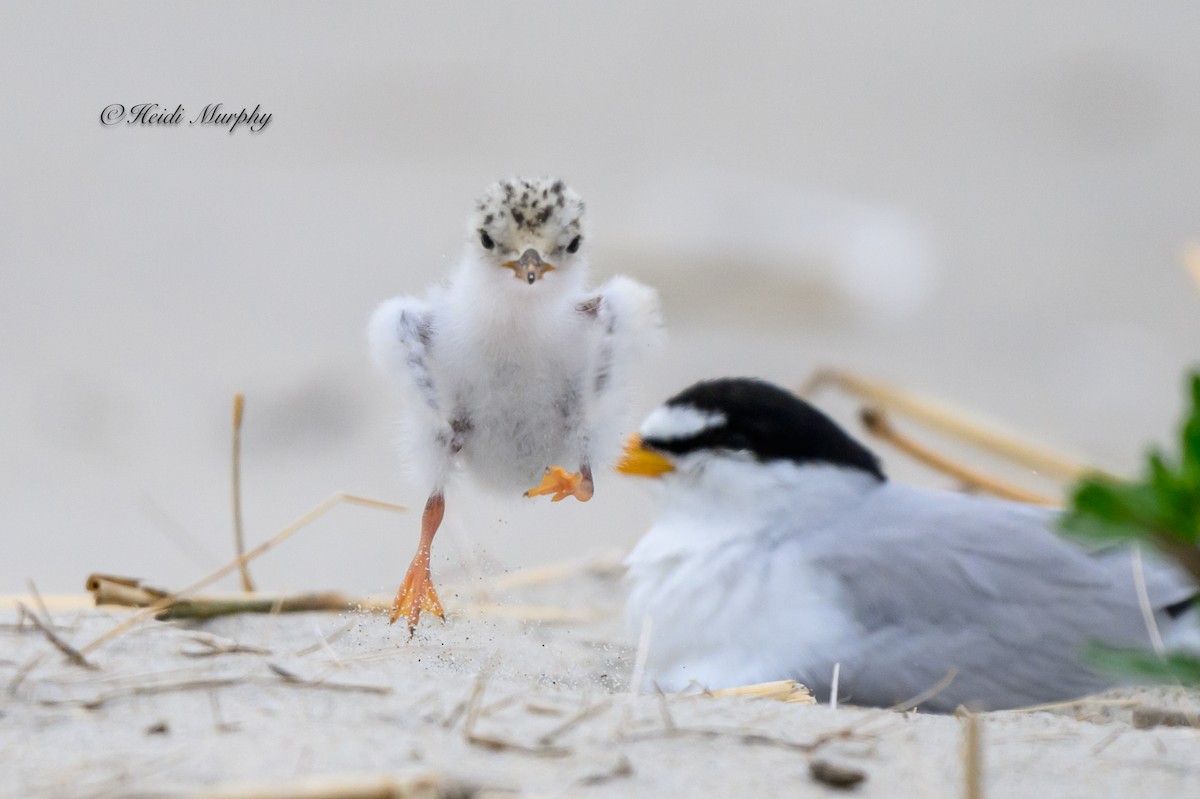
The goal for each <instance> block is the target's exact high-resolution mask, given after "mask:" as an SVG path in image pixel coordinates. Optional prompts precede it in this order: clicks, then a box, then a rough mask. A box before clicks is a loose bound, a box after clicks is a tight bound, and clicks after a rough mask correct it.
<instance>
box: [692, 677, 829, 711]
mask: <svg viewBox="0 0 1200 799" xmlns="http://www.w3.org/2000/svg"><path fill="white" fill-rule="evenodd" d="M701 696H718V697H719V696H748V697H752V698H755V699H774V700H775V701H776V702H787V703H789V704H797V705H812V704H815V703H816V701H817V700H816V699H814V698H813V695H812V691H810V690H808V688H806V687H805V686H803V685H801V684H800V683H798V682H796V681H795V680H776V681H774V682H760V683H756V684H754V685H739V686H737V687H736V688H721V689H719V690H716V691H707V692H705V693H703V694H701Z"/></svg>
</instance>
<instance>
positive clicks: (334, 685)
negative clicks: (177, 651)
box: [40, 665, 392, 710]
mask: <svg viewBox="0 0 1200 799" xmlns="http://www.w3.org/2000/svg"><path fill="white" fill-rule="evenodd" d="M271 670H272V671H274V672H275V674H276V675H277V676H278V677H279V679H273V680H262V679H256V678H253V677H244V676H243V677H212V678H208V679H201V680H184V681H182V682H161V683H150V684H143V685H130V686H125V687H121V688H115V689H113V690H110V691H106V692H105V693H102V694H98V695H96V696H94V697H92V698H91V699H42V700H40V704H42V705H45V706H47V707H57V706H61V705H75V706H77V707H82V708H84V709H85V710H97V709H98V708H100V707H101V706H102V705H105V704H107V703H108V702H111V701H113V700H114V699H124V698H125V697H130V696H155V695H157V694H169V693H175V692H178V691H211V690H214V689H217V688H228V687H231V686H235V685H264V686H277V685H287V686H291V687H294V688H309V689H314V690H322V691H351V692H356V693H368V694H389V693H391V691H392V689H391V688H390V687H388V686H386V685H357V684H354V683H340V682H322V681H320V680H306V679H303V678H301V677H298V676H296V675H295V674H292V673H291V672H289V671H287V670H286V669H280V668H278V667H276V666H273V665H272V666H271Z"/></svg>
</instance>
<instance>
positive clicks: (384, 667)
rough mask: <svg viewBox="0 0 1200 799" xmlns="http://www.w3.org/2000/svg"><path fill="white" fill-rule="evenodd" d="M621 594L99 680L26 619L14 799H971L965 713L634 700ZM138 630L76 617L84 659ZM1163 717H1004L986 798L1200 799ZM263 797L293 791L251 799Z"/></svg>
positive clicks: (151, 637) (75, 638)
mask: <svg viewBox="0 0 1200 799" xmlns="http://www.w3.org/2000/svg"><path fill="white" fill-rule="evenodd" d="M617 580H618V578H617V577H616V576H615V573H614V572H613V570H611V569H607V570H603V571H602V572H600V573H594V572H591V571H589V570H586V569H581V570H579V571H578V572H577V573H576V574H574V575H573V576H570V577H568V578H566V579H561V580H552V581H549V582H544V583H542V584H540V585H537V586H532V587H527V588H524V589H514V590H510V591H508V592H506V593H504V594H503V595H500V596H496V597H493V598H492V599H493V600H495V601H499V602H502V603H508V604H509V605H514V606H520V607H530V606H549V607H553V608H558V609H570V610H573V611H577V612H579V613H580V614H581V615H589V614H594V616H595V618H594V620H589V621H569V622H525V621H520V620H508V619H503V618H497V617H495V616H484V615H481V614H480V613H479V612H478V611H476V612H474V613H470V614H455V613H453V611H452V613H451V618H450V620H449V621H448V622H447V623H446V624H444V625H443V624H441V623H438V622H435V623H433V624H431V625H428V626H423V627H422V628H421V629H420V631H419V633H418V635H417V636H416V637H415V638H414V640H413V641H412V642H411V643H405V642H404V635H403V631H402V630H400V629H397V628H394V627H390V626H389V625H388V624H387V623H386V619H385V618H383V617H381V616H379V615H368V614H363V613H350V614H337V613H324V614H322V613H304V614H294V615H280V616H275V617H272V616H267V615H257V616H239V617H229V618H224V619H220V620H214V621H211V622H208V623H204V624H182V623H169V624H168V623H161V622H147V623H146V625H145V626H142V627H139V628H138V629H136V630H135V631H133V632H130V633H127V634H125V635H123V636H121V637H119V638H117V639H115V640H114V641H112V642H111V643H110V644H107V645H105V646H103V647H101V648H99V649H97V650H95V651H94V652H92V653H90V654H89V656H88V657H89V659H90V660H91V661H92V662H93V663H94V665H95V666H96V667H97V668H96V670H87V669H84V668H81V667H79V666H72V665H69V664H67V663H66V662H65V659H64V658H63V657H62V656H61V655H60V654H59V653H58V652H57V651H55V650H53V649H52V648H51V647H50V645H49V644H48V643H47V642H46V640H45V639H44V638H43V637H42V635H41V634H40V633H38V632H36V631H34V630H33V629H32V628H31V627H27V628H26V629H25V630H24V631H21V630H17V629H14V628H13V627H12V626H11V625H12V622H13V621H15V618H16V617H15V614H14V613H13V612H11V611H5V612H4V615H3V617H2V618H0V623H2V624H3V625H4V626H3V628H0V640H2V641H3V649H2V653H3V659H2V660H0V684H2V685H4V687H5V688H6V690H5V691H4V692H3V694H2V695H0V753H3V755H2V763H0V775H2V776H0V793H2V794H3V795H5V796H14V797H16V796H21V797H34V796H36V797H177V796H179V797H185V796H210V795H221V794H220V792H221V791H235V793H232V794H230V795H234V796H255V795H268V796H275V795H286V793H287V792H288V791H289V790H296V791H298V790H299V788H300V786H307V787H310V788H311V787H313V786H314V785H316V784H318V783H315V782H314V780H318V779H327V780H332V781H333V783H334V784H339V785H343V786H347V785H353V784H356V781H357V783H359V784H361V783H362V782H363V781H366V780H370V779H376V780H378V779H380V778H383V777H390V778H392V779H396V780H401V779H404V778H407V777H412V776H416V775H431V776H433V777H436V778H437V780H438V782H439V784H442V785H443V786H459V785H462V786H467V787H468V788H469V789H470V790H483V789H487V790H489V791H496V792H498V793H500V794H505V793H516V794H518V795H520V796H597V797H599V796H646V797H662V796H698V795H704V796H741V795H748V794H749V795H756V796H783V795H788V796H826V795H834V794H836V793H838V792H839V789H835V788H831V787H828V786H826V785H822V784H819V783H817V782H815V781H814V780H813V779H812V777H811V776H810V774H809V769H810V764H811V762H812V761H814V760H819V761H824V762H827V763H830V764H833V765H836V766H839V767H843V768H847V769H851V770H854V771H857V772H861V773H862V774H863V775H865V779H864V781H863V782H861V783H860V784H859V785H858V786H857V787H856V788H854V789H853V791H854V792H853V795H855V796H864V797H872V796H878V797H959V796H964V795H966V794H965V793H964V791H965V782H964V780H965V775H964V756H963V741H964V734H965V733H964V721H963V720H962V719H958V718H954V717H949V716H932V715H927V714H923V713H920V712H919V711H918V712H908V713H900V712H892V711H885V710H876V709H866V710H864V709H856V708H851V707H846V706H842V707H839V708H838V709H837V710H831V709H829V708H828V707H824V706H815V705H803V704H787V703H783V702H778V701H774V700H770V699H750V698H710V697H704V696H671V697H663V698H660V697H658V696H647V695H640V696H633V695H630V694H629V693H628V690H627V689H628V685H629V681H630V676H631V670H632V668H633V663H632V661H633V652H632V651H631V649H630V648H629V646H627V644H626V643H625V637H624V636H623V635H622V634H621V631H620V624H619V622H618V620H617V618H616V617H615V615H614V612H613V611H614V604H613V603H614V600H616V599H617V598H618V596H617V593H618V584H617ZM467 593H469V592H468V591H466V590H462V586H459V590H454V589H451V588H449V586H448V588H447V591H446V592H444V595H445V596H446V597H447V603H448V604H451V603H452V600H451V599H450V597H455V600H453V601H459V602H461V601H462V597H463V595H465V594H467ZM517 612H518V613H521V612H530V611H521V610H520V609H519V608H518V609H517ZM127 615H128V613H127V612H125V611H106V610H84V611H62V612H56V613H54V618H55V622H56V624H57V625H58V627H59V629H60V633H61V635H62V637H63V638H65V639H67V640H68V641H71V642H72V643H74V644H76V645H80V646H82V645H83V644H85V643H86V642H88V641H90V640H93V639H95V638H96V637H97V636H98V635H100V634H101V633H103V632H104V631H106V630H107V629H110V628H111V627H113V626H114V625H115V624H116V623H117V622H118V621H120V620H121V619H123V618H126V617H127ZM326 639H332V640H328V642H327V643H322V642H323V641H324V640H326ZM235 644H236V645H238V646H239V647H242V648H246V649H248V650H249V651H245V652H238V651H230V650H231V649H234V648H235ZM1155 708H1172V709H1180V708H1187V709H1191V710H1192V711H1194V712H1200V695H1197V694H1195V693H1191V694H1188V693H1186V692H1182V691H1180V690H1178V689H1170V690H1168V689H1154V690H1142V691H1134V692H1119V691H1118V692H1114V693H1113V694H1111V695H1109V698H1107V699H1092V700H1087V701H1084V702H1081V703H1079V704H1077V705H1068V706H1064V707H1062V708H1058V709H1055V710H1054V711H1053V712H1047V711H1041V712H1024V711H1009V712H1000V713H988V714H983V715H982V716H981V717H980V719H981V721H980V723H981V730H982V742H983V743H982V747H983V748H982V777H983V787H984V793H983V794H982V795H984V796H987V797H992V798H994V799H1001V798H1002V797H1028V796H1055V797H1076V796H1077V797H1095V796H1134V795H1136V796H1188V795H1191V794H1192V793H1193V792H1194V791H1195V790H1196V787H1197V786H1200V763H1197V760H1196V757H1195V752H1196V746H1197V740H1198V739H1197V735H1198V734H1200V733H1198V732H1197V730H1196V729H1192V728H1180V727H1166V726H1157V727H1154V728H1151V729H1138V728H1136V727H1135V726H1134V724H1133V714H1134V712H1135V711H1139V710H1140V711H1145V710H1148V709H1155ZM247 784H249V786H250V787H253V786H255V785H257V786H258V790H266V788H267V787H271V788H272V789H273V790H276V791H283V792H284V793H282V794H280V793H274V794H263V793H255V792H253V791H252V792H251V793H236V791H238V790H244V789H245V786H246V785H247ZM289 786H291V787H290V788H289ZM314 795H318V796H322V797H325V796H335V795H344V794H337V793H324V794H314ZM363 795H368V794H363ZM369 795H387V794H369ZM431 795H438V794H431Z"/></svg>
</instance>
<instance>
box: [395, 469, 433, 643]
mask: <svg viewBox="0 0 1200 799" xmlns="http://www.w3.org/2000/svg"><path fill="white" fill-rule="evenodd" d="M444 515H446V498H445V497H443V496H442V494H441V493H440V492H439V493H436V494H434V495H432V496H431V497H429V501H428V502H426V503H425V513H424V514H423V515H422V516H421V543H420V544H419V545H418V546H417V554H416V555H414V556H413V559H412V563H410V564H409V566H408V573H407V574H405V575H404V582H403V583H401V584H400V588H399V590H397V591H396V598H395V599H394V600H393V601H392V616H391V623H392V624H395V623H396V619H398V618H400V617H401V616H408V634H409V635H410V636H411V635H412V634H413V631H414V630H416V629H417V621H418V620H419V619H420V618H421V611H422V610H427V611H429V612H430V613H436V614H437V616H438V617H439V618H440V619H442V621H445V620H446V614H445V612H444V611H443V610H442V603H441V601H440V600H438V595H437V591H435V590H434V588H433V577H432V576H431V575H430V574H429V550H430V548H431V547H432V546H433V537H434V535H436V534H437V531H438V526H439V525H441V523H442V517H443V516H444Z"/></svg>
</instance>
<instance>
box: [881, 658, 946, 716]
mask: <svg viewBox="0 0 1200 799" xmlns="http://www.w3.org/2000/svg"><path fill="white" fill-rule="evenodd" d="M957 676H958V669H950V671H948V672H946V676H945V677H943V678H942V679H940V680H938V681H937V682H935V683H934V684H933V685H931V686H929V687H928V688H926V689H925V690H924V691H922V692H921V693H919V694H917V695H916V696H914V697H913V698H912V699H906V700H905V701H903V702H900V703H898V704H895V705H892V706H891V707H890V708H888V710H892V711H895V712H897V713H903V712H904V711H906V710H912V709H913V708H914V707H918V706H919V705H921V704H922V703H923V702H928V701H929V700H930V699H933V698H934V697H935V696H937V695H938V694H940V693H941V692H942V691H944V690H946V689H947V688H949V687H950V683H952V682H954V678H955V677H957Z"/></svg>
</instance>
